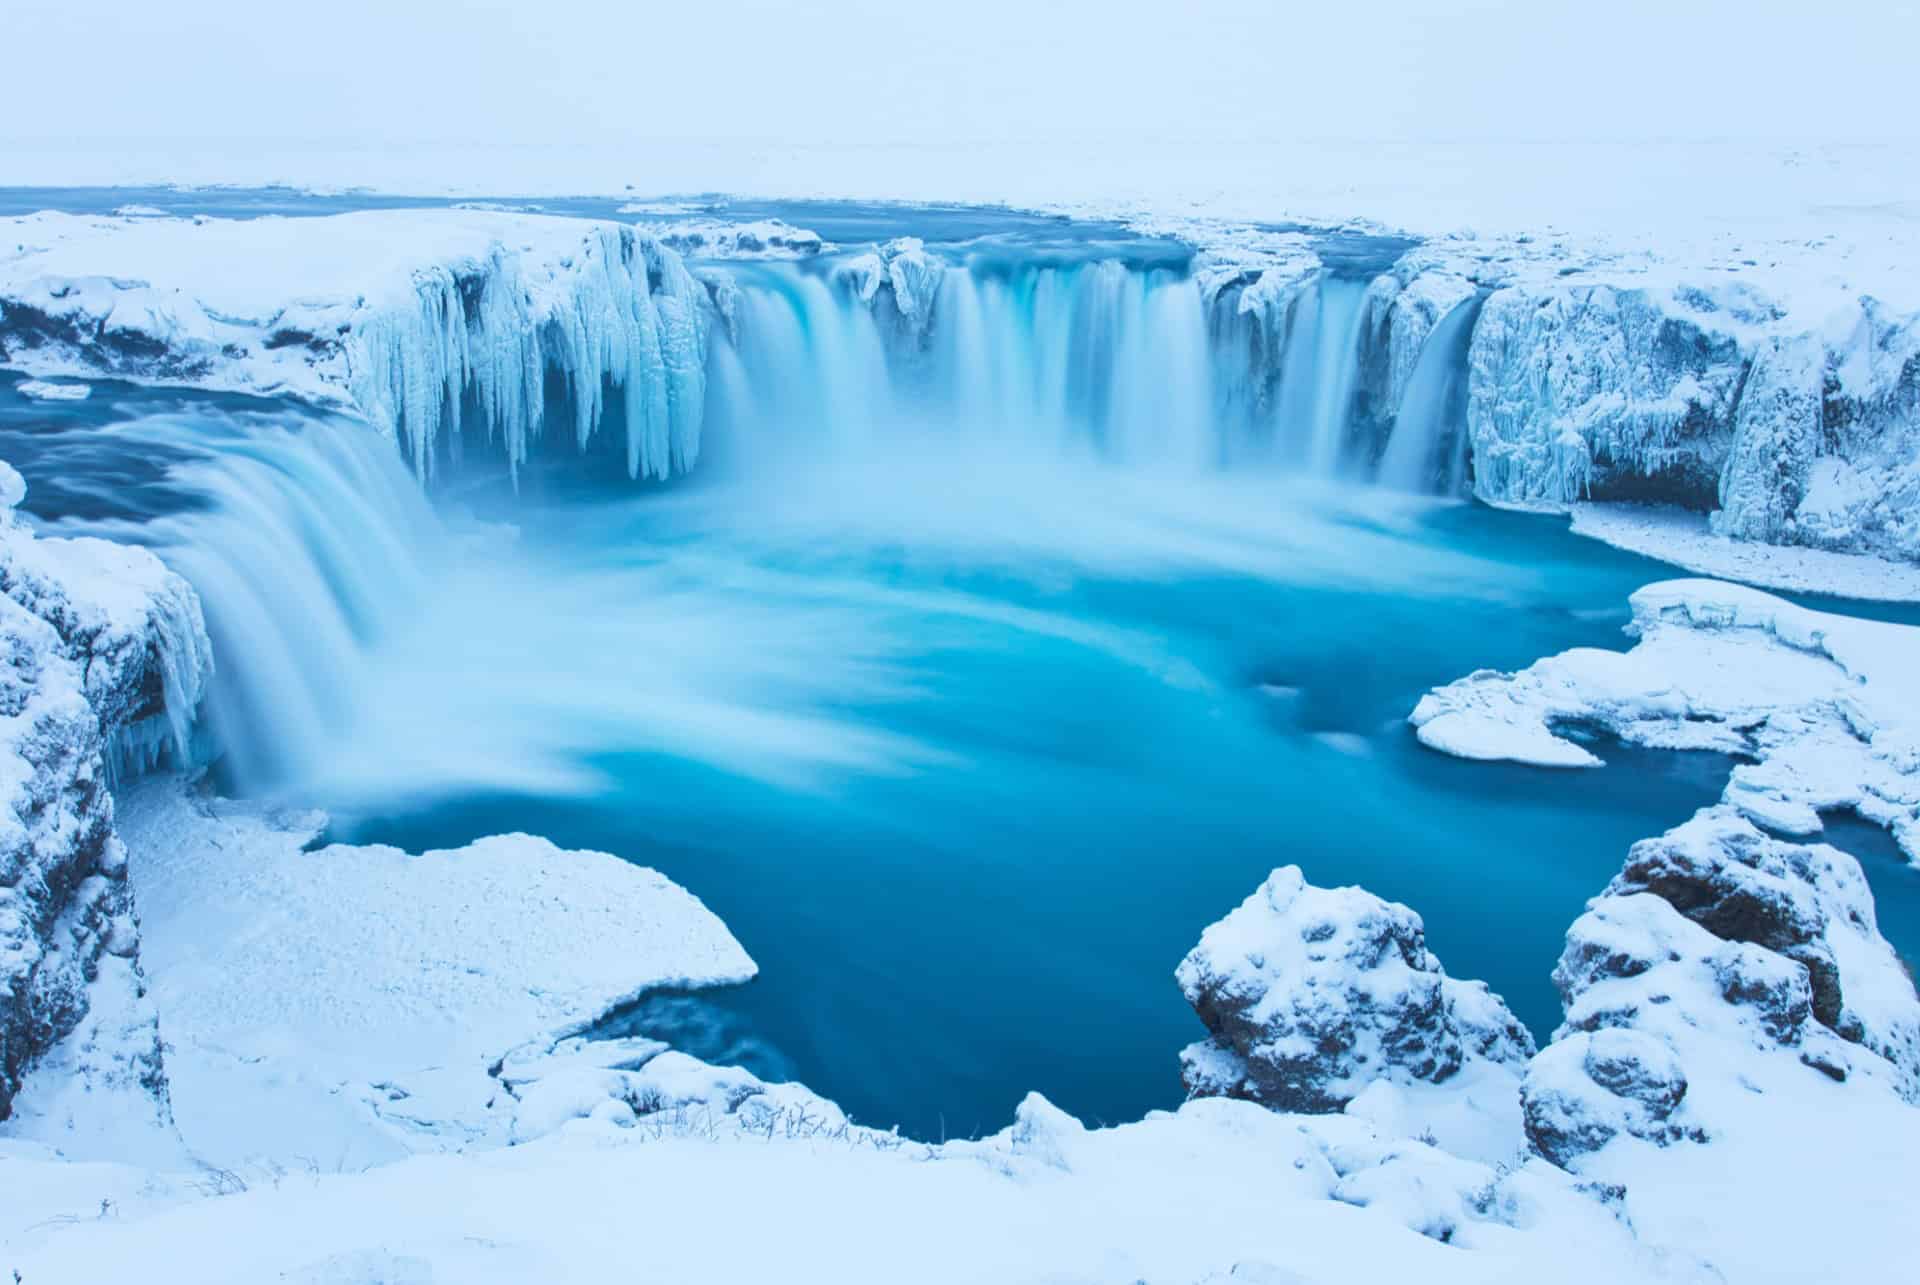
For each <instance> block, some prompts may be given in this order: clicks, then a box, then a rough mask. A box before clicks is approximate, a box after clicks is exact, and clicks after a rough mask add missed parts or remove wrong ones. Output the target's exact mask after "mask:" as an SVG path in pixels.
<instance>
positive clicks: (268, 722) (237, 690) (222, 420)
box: [53, 407, 447, 788]
mask: <svg viewBox="0 0 1920 1285" xmlns="http://www.w3.org/2000/svg"><path fill="white" fill-rule="evenodd" d="M87 436H92V437H93V438H94V439H95V440H94V441H93V442H91V443H90V444H84V445H83V444H72V445H70V446H69V447H68V451H67V455H68V460H69V467H70V468H72V469H74V470H76V471H78V472H79V473H81V474H82V475H84V472H85V470H86V468H87V457H88V456H89V454H92V455H94V456H95V457H96V458H97V457H98V456H100V455H102V454H106V453H109V452H111V453H129V454H144V455H147V456H148V457H149V458H159V459H168V460H170V461H171V463H170V464H169V465H168V466H167V469H166V474H165V478H164V481H163V482H162V483H161V484H160V485H158V486H157V487H155V488H154V489H153V490H152V491H150V492H147V493H146V495H147V497H148V501H149V504H150V506H151V507H150V508H149V509H148V510H147V511H144V512H142V511H140V509H139V507H138V505H137V504H134V503H132V502H131V500H132V497H123V499H122V501H121V503H119V504H118V505H117V506H114V507H112V508H109V509H108V510H107V511H106V512H105V513H104V514H101V515H98V516H95V517H92V518H86V519H74V520H68V521H62V522H57V523H56V524H55V525H54V527H53V530H54V532H55V533H57V534H80V533H84V534H92V535H99V536H103V537H105V538H108V539H113V540H118V541H121V542H123V543H127V544H139V545H145V546H147V547H148V548H151V549H152V550H153V551H154V552H155V553H156V554H158V555H159V556H160V558H161V559H162V560H163V561H165V562H166V563H167V564H168V565H169V566H171V567H172V568H173V569H174V570H176V571H178V572H179V573H180V574H181V575H183V576H185V577H186V579H187V581H188V582H189V583H190V584H192V585H193V586H194V588H195V589H196V590H197V591H198V593H199V595H200V598H201V603H202V609H203V610H204V612H205V614H206V619H207V632H208V635H209V636H210V638H211V639H212V642H213V648H214V657H215V672H214V677H213V680H212V682H211V683H210V684H209V685H208V687H207V690H206V692H205V694H204V696H203V697H202V701H201V706H200V711H199V720H200V723H201V736H200V738H199V740H200V751H201V752H203V753H217V754H219V755H221V756H222V757H223V763H224V765H225V767H226V769H227V770H228V772H229V773H230V775H231V777H232V778H233V780H234V781H235V782H236V783H237V784H238V785H240V786H241V787H243V788H257V787H260V786H263V785H267V784H271V783H274V782H278V781H283V780H289V779H295V778H299V777H303V776H310V775H313V774H315V773H316V772H317V771H318V770H319V769H320V767H321V766H322V764H321V762H320V760H321V759H322V758H324V756H326V755H328V754H332V753H336V752H338V748H339V746H338V743H337V742H338V738H339V736H340V734H341V733H342V732H343V730H344V729H347V728H350V727H352V726H353V725H354V723H355V720H356V718H357V712H356V710H355V708H354V706H355V704H356V702H358V701H360V700H362V699H364V698H365V689H364V684H363V682H362V676H363V673H364V670H365V663H366V656H367V653H368V652H369V650H370V649H372V648H373V647H375V646H377V645H378V644H379V641H380V640H381V638H382V637H383V636H384V635H386V634H388V633H389V632H391V631H392V630H393V629H395V628H396V627H398V626H399V625H400V624H401V623H403V622H404V621H406V620H407V619H408V618H409V617H410V616H411V615H412V613H413V611H414V610H415V607H416V604H418V603H419V602H420V600H421V598H422V596H423V593H424V592H425V589H426V587H427V585H428V584H429V583H430V582H431V581H432V580H433V578H434V576H435V575H436V573H437V571H438V570H439V569H440V565H439V564H440V563H441V561H442V559H443V558H444V556H445V554H446V551H447V541H446V537H445V535H444V531H443V528H442V527H441V524H440V521H439V519H438V518H437V517H435V515H434V513H433V511H432V509H431V508H430V507H429V506H428V503H427V500H426V497H425V496H424V495H423V494H422V493H421V491H420V488H419V487H418V486H417V485H416V484H415V482H414V480H413V478H411V477H410V476H409V475H408V473H407V470H406V468H405V465H404V464H403V463H402V461H401V459H400V456H399V454H398V453H397V452H396V451H395V450H394V448H393V444H392V443H391V442H389V441H386V440H383V439H382V438H381V437H380V436H379V435H377V434H376V433H373V432H372V431H370V430H369V429H368V427H367V426H366V425H365V424H363V423H359V422H356V421H352V420H347V419H342V418H338V417H332V416H321V415H314V414H310V413H306V412H302V411H299V410H297V409H289V410H286V411H283V412H275V413H269V412H263V411H229V410H221V409H216V408H213V407H200V408H196V409H193V410H179V411H170V412H162V413H157V414H147V415H139V416H136V417H134V418H131V419H127V420H124V421H122V422H119V423H114V424H111V425H106V426H103V427H101V428H99V429H97V430H95V431H94V433H93V434H91V435H87ZM140 494H141V493H139V492H135V493H133V496H138V495H140ZM170 713H171V714H173V716H174V717H175V719H176V721H179V719H180V717H181V715H180V712H179V711H170Z"/></svg>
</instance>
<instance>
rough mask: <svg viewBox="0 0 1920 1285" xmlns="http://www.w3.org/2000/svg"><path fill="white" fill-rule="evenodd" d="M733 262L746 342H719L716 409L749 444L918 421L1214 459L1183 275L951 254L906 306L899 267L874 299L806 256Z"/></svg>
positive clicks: (956, 430) (889, 430)
mask: <svg viewBox="0 0 1920 1285" xmlns="http://www.w3.org/2000/svg"><path fill="white" fill-rule="evenodd" d="M732 271H733V273H734V275H735V284H736V285H737V287H738V288H739V302H738V305H737V314H736V315H737V322H738V325H737V331H738V341H737V344H736V343H730V342H728V341H726V340H718V341H717V343H716V353H715V355H714V357H713V358H712V359H711V368H712V369H713V370H714V372H715V373H714V374H713V375H712V376H711V378H710V382H711V383H712V384H714V385H717V386H718V387H717V389H716V401H717V402H718V403H719V406H718V407H717V408H716V407H715V406H714V405H712V404H711V403H710V405H709V423H710V426H711V427H712V429H713V431H715V432H716V433H728V434H731V435H733V436H734V437H735V438H736V439H739V438H744V437H748V436H753V437H754V439H755V440H754V445H753V447H752V448H751V449H756V450H757V449H759V448H761V447H762V446H770V447H773V448H775V449H778V447H779V446H781V445H786V446H790V447H791V446H801V447H803V448H804V449H808V450H813V451H836V450H853V451H858V450H861V449H865V448H867V447H870V446H872V445H873V444H875V441H876V438H878V437H880V436H883V435H885V436H891V437H896V438H897V437H899V436H900V435H902V434H911V433H914V432H919V433H924V434H929V435H936V436H945V437H949V438H952V437H955V436H964V437H967V438H970V439H975V440H979V439H991V438H993V437H995V436H1001V437H1011V438H1012V439H1014V440H1015V441H1016V442H1017V443H1018V444H1019V445H1023V446H1038V447H1042V448H1046V449H1052V450H1059V451H1064V452H1069V453H1098V454H1100V455H1102V456H1104V457H1105V458H1107V459H1109V460H1112V461H1114V462H1116V463H1121V464H1127V465H1140V466H1148V467H1164V468H1174V469H1179V470H1185V471H1191V470H1193V469H1196V468H1199V467H1201V466H1203V465H1206V464H1209V463H1211V462H1213V461H1214V459H1215V456H1216V451H1217V448H1216V445H1215V442H1214V439H1213V427H1212V424H1211V423H1210V420H1211V417H1212V385H1211V382H1210V381H1211V379H1212V373H1211V369H1210V365H1209V359H1208V352H1207V348H1206V328H1205V324H1204V319H1203V317H1202V315H1201V306H1200V297H1199V292H1198V289H1197V288H1196V287H1195V285H1194V283H1193V282H1192V281H1191V280H1190V279H1188V278H1187V277H1186V276H1185V275H1184V274H1181V273H1177V272H1171V271H1166V270H1159V269H1156V270H1152V271H1136V270H1130V269H1129V268H1127V267H1126V266H1125V265H1123V264H1121V263H1118V262H1114V261H1105V262H1094V263H1084V264H1075V265H1069V266H1054V265H1042V266H1030V267H1024V268H1014V269H1011V270H1004V269H1002V270H991V271H985V272H975V271H972V270H970V269H969V268H967V267H965V266H949V267H945V268H942V269H939V270H938V271H937V272H936V273H935V274H933V275H932V276H931V277H930V278H929V280H930V281H931V283H932V284H931V288H930V289H928V290H927V291H926V293H925V295H924V296H922V297H918V298H909V299H908V300H907V301H906V303H905V306H902V305H901V303H900V302H898V300H899V294H900V287H899V286H898V285H896V284H894V283H891V282H889V283H888V284H887V285H886V286H885V287H884V289H883V290H881V291H880V292H879V293H878V294H877V295H869V297H863V292H862V291H861V290H860V289H857V288H855V287H854V286H853V284H852V283H850V282H849V281H848V280H846V279H845V278H844V277H843V278H842V279H839V280H836V279H834V278H831V277H828V276H825V275H823V274H821V273H820V272H818V271H816V270H813V269H811V268H806V267H797V266H794V265H789V264H765V265H754V266H752V267H749V268H735V269H733V270H732ZM774 434H777V435H778V436H777V440H775V441H771V442H770V441H768V440H767V439H768V438H769V437H770V436H773V435H774Z"/></svg>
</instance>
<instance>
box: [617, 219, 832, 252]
mask: <svg viewBox="0 0 1920 1285" xmlns="http://www.w3.org/2000/svg"><path fill="white" fill-rule="evenodd" d="M641 212H645V211H641ZM642 227H643V228H644V229H645V230H646V231H648V232H650V233H652V234H653V235H654V236H656V237H658V238H659V239H660V243H661V244H662V245H665V246H667V247H669V248H670V249H672V250H674V251H675V252H676V253H679V254H681V255H684V256H685V257H687V258H689V259H810V258H812V257H813V256H814V255H816V254H821V253H824V252H825V251H827V250H831V249H832V248H833V247H832V246H831V245H829V244H828V243H827V242H826V241H824V240H822V239H821V236H820V234H819V233H818V232H810V231H808V230H807V229H806V228H796V227H794V226H793V225H792V224H790V223H786V222H784V221H782V220H780V219H759V220H756V221H754V222H751V223H730V222H727V221H726V220H724V219H675V220H671V221H668V222H660V223H646V224H642Z"/></svg>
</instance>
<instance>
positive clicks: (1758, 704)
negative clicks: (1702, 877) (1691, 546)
mask: <svg viewBox="0 0 1920 1285" xmlns="http://www.w3.org/2000/svg"><path fill="white" fill-rule="evenodd" d="M1631 601H1632V606H1633V621H1632V623H1631V624H1629V625H1628V626H1627V629H1628V632H1629V633H1632V634H1635V635H1637V636H1638V638H1639V642H1638V643H1637V645H1636V646H1635V647H1634V648H1633V650H1631V651H1628V652H1624V653H1622V652H1612V651H1601V650H1598V649H1594V648H1576V649H1575V650H1572V651H1568V652H1564V653H1562V654H1561V655H1559V656H1553V657H1549V658H1548V659H1545V660H1542V661H1539V662H1537V663H1535V664H1533V665H1530V666H1528V667H1527V668H1526V669H1523V670H1521V671H1519V672H1518V673H1511V674H1508V673H1499V672H1495V671H1491V670H1482V671H1480V672H1479V673H1476V674H1472V675H1469V676H1468V677H1466V678H1463V679H1460V680H1458V681H1457V682H1453V683H1450V684H1448V685H1447V686H1445V687H1439V688H1435V689H1434V690H1433V691H1432V692H1429V693H1428V694H1427V695H1426V696H1424V697H1422V698H1421V700H1420V703H1419V705H1418V706H1416V707H1415V709H1414V711H1413V713H1412V715H1411V716H1410V717H1409V721H1410V722H1411V723H1412V724H1413V726H1414V728H1415V729H1416V732H1417V734H1418V735H1419V738H1420V741H1421V743H1422V744H1424V745H1427V746H1428V747H1430V748H1432V749H1436V750H1440V751H1442V752H1444V753H1448V754H1454V755H1457V756H1459V757H1462V758H1477V759H1505V760H1510V761H1513V762H1518V763H1529V764H1534V765H1537V766H1542V767H1594V766H1598V765H1599V764H1600V762H1601V760H1600V758H1599V756H1598V755H1596V754H1594V753H1593V752H1592V751H1591V750H1589V749H1587V748H1586V747H1584V746H1582V745H1580V744H1578V743H1576V742H1575V741H1574V740H1572V739H1571V738H1569V737H1568V736H1567V735H1565V734H1564V733H1565V732H1566V731H1568V730H1569V729H1570V728H1573V727H1578V726H1590V727H1597V728H1600V729H1602V730H1604V731H1606V732H1608V733H1610V734H1612V735H1615V736H1618V737H1620V738H1621V739H1622V740H1625V741H1629V742H1632V743H1634V744H1638V745H1646V746H1652V747H1657V748H1665V749H1697V750H1716V751H1720V752H1722V753H1728V754H1736V755H1739V756H1740V757H1741V758H1743V759H1744V760H1747V761H1745V762H1742V763H1741V764H1740V765H1739V766H1737V767H1736V768H1735V769H1734V771H1733V774H1732V777H1731V778H1730V780H1729V782H1728V784H1727V789H1726V795H1725V798H1726V801H1727V803H1729V804H1730V805H1732V806H1733V807H1734V808H1736V809H1738V810H1739V811H1740V812H1741V813H1742V814H1744V815H1745V816H1748V817H1750V818H1752V819H1753V820H1755V821H1756V822H1758V823H1760V824H1762V825H1764V826H1766V827H1768V828H1769V829H1772V830H1776V831H1780V832H1784V833H1788V834H1800V835H1810V834H1818V833H1819V832H1820V830H1821V828H1822V823H1821V820H1820V814H1821V813H1822V812H1828V811H1836V810H1841V809H1851V810H1853V811H1854V812H1856V813H1858V814H1859V815H1860V816H1861V817H1863V818H1864V819H1866V820H1869V821H1872V822H1875V823H1876V824H1879V825H1884V826H1886V827H1887V828H1888V829H1889V830H1891V831H1892V833H1893V836H1894V839H1895V841H1896V842H1897V843H1898V844H1899V845H1900V847H1901V850H1902V851H1904V852H1905V853H1906V854H1907V856H1908V857H1909V858H1910V859H1914V860H1920V713H1916V711H1920V666H1916V665H1915V664H1914V663H1913V658H1914V657H1915V656H1916V655H1920V629H1915V628H1913V627H1911V626H1906V625H1894V624H1885V623H1881V622H1878V621H1871V620H1858V619H1854V618H1851V617H1846V616H1838V615H1832V614H1829V613H1826V612H1819V611H1813V610H1810V609H1808V608H1805V607H1798V606H1795V605H1793V604H1792V603H1789V602H1785V601H1783V600H1781V599H1779V598H1776V597H1774V596H1772V595H1771V594H1767V593H1763V592H1761V591H1760V590H1757V589H1748V588H1744V587H1741V586H1738V585H1730V584H1724V583H1721V582H1719V581H1713V580H1671V581H1665V582H1662V583H1659V584H1653V585H1649V586H1647V587H1646V588H1644V589H1641V590H1640V591H1639V592H1637V593H1635V594H1634V595H1633V597H1632V600H1631Z"/></svg>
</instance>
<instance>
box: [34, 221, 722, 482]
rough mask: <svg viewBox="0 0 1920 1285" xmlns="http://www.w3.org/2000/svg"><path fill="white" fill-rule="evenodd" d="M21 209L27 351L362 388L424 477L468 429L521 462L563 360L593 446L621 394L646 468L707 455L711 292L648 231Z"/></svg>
mask: <svg viewBox="0 0 1920 1285" xmlns="http://www.w3.org/2000/svg"><path fill="white" fill-rule="evenodd" d="M0 224H3V225H4V226H3V227H0V245H4V246H5V247H6V249H4V250H0V360H4V361H5V362H7V363H8V364H10V365H13V366H17V367H21V368H23V369H27V370H30V371H34V372H38V373H43V374H98V373H108V374H113V375H117V376H121V377H124V378H131V379H143V380H152V381H157V382H191V383H198V384H203V385H207V386H210V387H217V388H226V389H233V390H238V391H245V392H260V393H277V392H290V393H295V394H298V395H301V396H305V397H309V398H312V399H315V400H319V401H323V402H328V403H331V404H336V405H337V404H342V403H346V404H351V405H353V406H355V407H357V408H358V409H359V410H360V411H362V412H363V413H364V414H366V415H367V416H368V417H369V418H370V419H372V420H373V421H374V422H375V423H376V424H378V425H380V426H381V427H382V428H384V429H385V430H387V431H388V432H391V433H393V434H394V435H396V436H397V437H398V438H399V439H400V441H401V442H402V444H403V445H404V446H405V447H406V449H407V451H408V453H409V455H410V457H411V458H412V460H413V462H414V465H415V468H416V469H417V470H418V471H419V472H420V473H421V474H422V476H425V475H427V474H428V473H430V472H431V471H432V469H433V467H434V462H435V458H436V455H437V453H438V452H440V451H441V450H443V449H445V448H446V447H447V444H448V442H447V439H449V438H450V437H452V436H455V435H458V434H461V433H462V432H463V431H471V432H472V433H473V434H474V435H475V436H476V437H480V438H484V439H485V440H486V441H487V442H489V443H496V442H497V443H498V444H499V446H500V449H502V450H503V451H504V453H505V455H506V459H507V463H508V465H509V467H510V468H517V467H518V465H519V464H520V463H521V462H523V461H524V460H525V459H526V458H527V455H528V453H529V452H530V450H531V448H532V444H533V442H534V441H535V440H536V439H537V438H538V436H539V434H540V433H541V431H542V426H543V423H544V422H545V420H546V419H547V417H548V414H547V412H548V407H547V406H546V396H547V376H548V375H549V373H557V374H558V375H559V376H561V378H562V382H563V384H564V386H565V388H566V389H567V397H566V402H567V405H566V406H564V407H561V408H556V409H557V410H559V411H561V412H562V414H561V415H560V416H558V417H559V418H562V419H565V420H569V421H570V422H571V428H572V432H573V437H574V439H575V441H576V443H577V444H579V445H582V446H584V445H585V444H586V442H587V441H588V440H589V439H590V438H592V437H593V436H594V435H595V434H596V433H597V432H598V431H599V428H600V425H601V422H602V420H603V418H604V412H605V410H606V409H607V408H606V405H605V389H606V388H608V387H612V388H613V389H615V390H616V391H617V393H618V394H619V396H620V397H621V398H622V401H623V409H624V412H625V414H624V423H625V431H626V441H625V448H626V450H625V455H626V464H627V469H628V472H629V473H630V474H631V475H632V476H635V477H650V478H664V477H666V476H668V475H669V474H673V473H678V472H682V471H684V470H685V469H687V468H689V467H691V465H692V464H693V461H694V460H695V459H696V458H697V457H698V454H699V448H700V431H701V425H702V422H703V416H704V413H705V399H706V393H705V379H706V342H707V330H708V327H709V324H710V316H709V307H708V303H707V292H706V290H705V288H704V287H702V286H701V285H700V284H699V283H697V282H695V281H694V280H693V278H692V277H691V276H689V275H688V273H687V271H686V269H685V267H684V266H683V264H682V263H681V260H680V257H679V255H677V254H675V253H674V252H673V251H672V250H670V249H668V248H667V247H666V246H664V245H662V244H660V243H659V242H658V241H656V240H655V239H653V238H652V237H650V236H646V235H643V234H640V233H638V232H636V231H635V230H634V229H633V228H631V227H625V226H622V225H619V224H614V223H605V222H593V221H588V220H581V219H569V218H557V217H549V216H542V215H531V214H510V213H501V212H492V211H483V210H375V211H361V212H356V213H350V214H338V215H330V216H326V217H321V218H277V217H268V218H258V219H245V220H227V219H207V218H196V219H191V220H188V219H130V218H109V217H82V216H73V215H63V214H51V213H43V214H35V215H30V216H25V217H21V218H14V219H8V220H4V221H0ZM470 411H477V415H478V422H471V421H472V419H473V416H472V414H470V413H469V412H470Z"/></svg>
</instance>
